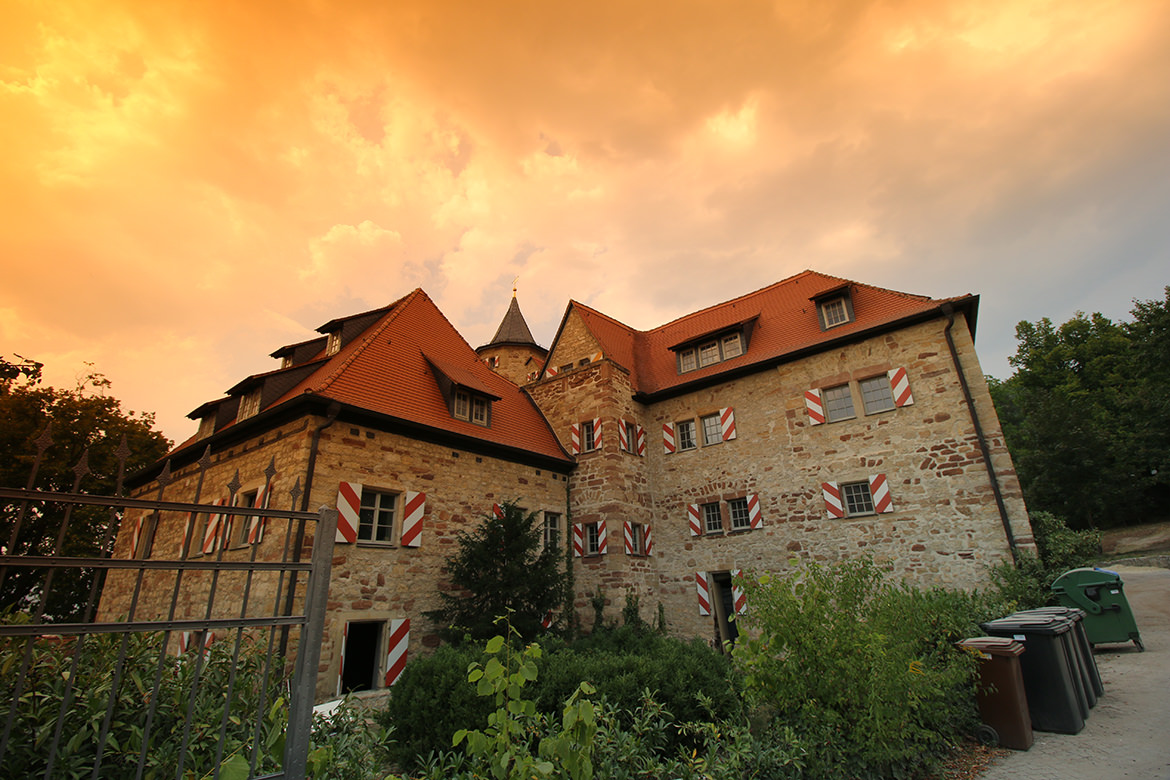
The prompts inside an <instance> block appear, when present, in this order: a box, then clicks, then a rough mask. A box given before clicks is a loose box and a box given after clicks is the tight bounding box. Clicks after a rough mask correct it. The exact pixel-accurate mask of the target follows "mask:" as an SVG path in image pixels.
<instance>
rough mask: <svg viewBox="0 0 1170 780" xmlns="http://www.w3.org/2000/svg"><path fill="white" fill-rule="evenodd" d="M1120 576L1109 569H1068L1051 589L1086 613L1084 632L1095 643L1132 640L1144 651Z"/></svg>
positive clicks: (1066, 602) (1069, 603)
mask: <svg viewBox="0 0 1170 780" xmlns="http://www.w3.org/2000/svg"><path fill="white" fill-rule="evenodd" d="M1124 585H1125V584H1124V583H1123V582H1122V581H1121V575H1119V574H1118V573H1117V572H1115V571H1110V570H1108V569H1093V568H1088V567H1085V568H1081V569H1072V570H1071V571H1066V572H1065V573H1064V574H1062V575H1060V576H1059V577H1057V579H1056V582H1053V583H1052V592H1053V593H1055V594H1056V598H1057V600H1058V601H1060V603H1061V604H1063V605H1064V606H1066V607H1076V608H1077V609H1081V610H1084V612H1085V633H1086V634H1087V635H1088V637H1089V642H1091V643H1092V644H1095V645H1099V644H1108V643H1112V642H1129V641H1130V640H1133V643H1134V644H1135V645H1136V646H1137V649H1138V650H1139V651H1140V650H1145V649H1146V648H1145V646H1144V645H1142V637H1141V634H1139V633H1138V627H1137V621H1135V620H1134V618H1133V610H1132V609H1130V606H1129V600H1128V599H1126V598H1125V587H1124Z"/></svg>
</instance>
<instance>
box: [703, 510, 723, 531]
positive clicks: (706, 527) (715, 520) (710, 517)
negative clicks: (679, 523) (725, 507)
mask: <svg viewBox="0 0 1170 780" xmlns="http://www.w3.org/2000/svg"><path fill="white" fill-rule="evenodd" d="M703 533H705V534H721V533H723V517H722V515H720V513H719V503H718V502H716V503H714V504H703Z"/></svg>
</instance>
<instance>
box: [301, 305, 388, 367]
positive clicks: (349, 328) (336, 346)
mask: <svg viewBox="0 0 1170 780" xmlns="http://www.w3.org/2000/svg"><path fill="white" fill-rule="evenodd" d="M385 314H386V308H381V309H374V310H372V311H366V312H362V313H361V314H354V315H351V316H349V317H339V318H338V319H335V320H330V321H329V322H326V323H325V324H324V325H322V326H321V327H319V328H317V332H318V333H324V334H325V357H332V356H333V355H336V354H337V353H338V352H340V351H341V350H342V349H344V348H345V347H346V346H347V345H348V344H349V342H351V341H353V340H354V339H355V338H357V337H358V336H360V335H361V334H362V333H364V332H365V331H366V329H367V328H369V327H370V326H371V325H373V324H374V323H375V322H377V321H378V320H379V319H381V318H382V316H383V315H385Z"/></svg>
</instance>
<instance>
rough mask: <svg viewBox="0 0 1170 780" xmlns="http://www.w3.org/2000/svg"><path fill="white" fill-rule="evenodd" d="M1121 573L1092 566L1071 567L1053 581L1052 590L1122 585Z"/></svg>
mask: <svg viewBox="0 0 1170 780" xmlns="http://www.w3.org/2000/svg"><path fill="white" fill-rule="evenodd" d="M1121 584H1122V582H1121V575H1120V574H1118V573H1117V572H1115V571H1110V570H1109V569H1094V568H1090V567H1087V566H1085V567H1082V568H1080V569H1069V570H1068V571H1066V572H1065V573H1064V574H1062V575H1060V576H1059V577H1057V578H1056V579H1055V580H1053V582H1052V590H1060V589H1067V588H1089V587H1093V586H1094V585H1096V586H1101V585H1118V586H1120V585H1121Z"/></svg>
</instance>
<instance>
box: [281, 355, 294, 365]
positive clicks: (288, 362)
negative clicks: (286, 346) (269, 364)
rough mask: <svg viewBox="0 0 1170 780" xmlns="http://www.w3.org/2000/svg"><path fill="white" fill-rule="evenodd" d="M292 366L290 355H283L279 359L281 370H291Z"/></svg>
mask: <svg viewBox="0 0 1170 780" xmlns="http://www.w3.org/2000/svg"><path fill="white" fill-rule="evenodd" d="M292 364H293V359H292V355H285V356H284V357H283V358H281V361H280V367H281V368H292Z"/></svg>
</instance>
